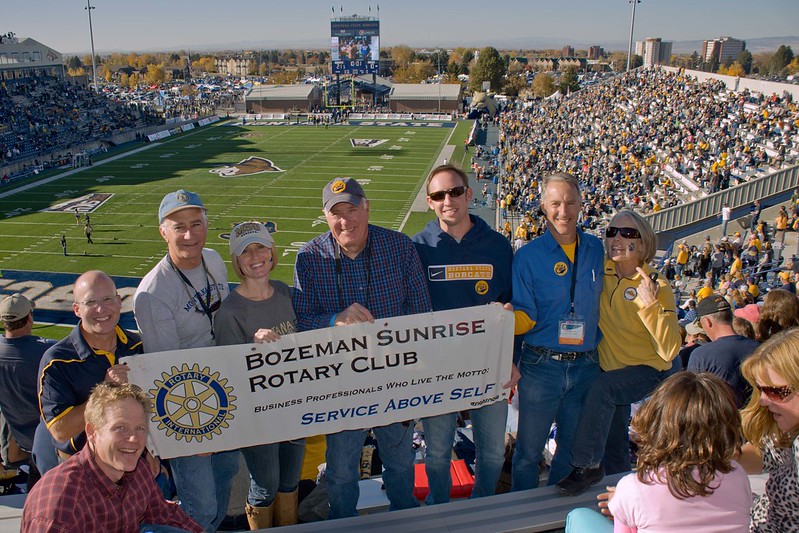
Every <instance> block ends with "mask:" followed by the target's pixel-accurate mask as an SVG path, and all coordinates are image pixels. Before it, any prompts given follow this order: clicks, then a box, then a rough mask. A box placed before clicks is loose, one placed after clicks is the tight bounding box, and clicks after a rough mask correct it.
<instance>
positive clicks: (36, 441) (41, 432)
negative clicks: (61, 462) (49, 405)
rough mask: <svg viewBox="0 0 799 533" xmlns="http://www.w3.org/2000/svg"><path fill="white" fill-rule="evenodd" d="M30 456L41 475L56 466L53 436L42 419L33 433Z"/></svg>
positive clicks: (56, 459) (56, 458)
mask: <svg viewBox="0 0 799 533" xmlns="http://www.w3.org/2000/svg"><path fill="white" fill-rule="evenodd" d="M31 456H32V457H31V460H32V461H33V464H34V465H36V469H37V470H39V473H40V474H41V475H45V474H46V473H47V471H48V470H52V469H53V468H55V467H57V466H58V455H57V454H56V451H55V445H54V444H53V437H52V436H51V435H50V432H49V431H48V430H47V426H46V425H45V424H44V422H42V421H39V425H38V426H36V432H35V433H34V434H33V449H32V450H31Z"/></svg>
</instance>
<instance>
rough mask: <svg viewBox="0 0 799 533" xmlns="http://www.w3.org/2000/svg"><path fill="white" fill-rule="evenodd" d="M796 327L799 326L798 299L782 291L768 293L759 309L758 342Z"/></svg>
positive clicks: (775, 290) (776, 290)
mask: <svg viewBox="0 0 799 533" xmlns="http://www.w3.org/2000/svg"><path fill="white" fill-rule="evenodd" d="M796 326H799V298H797V297H796V295H795V294H793V293H791V292H788V291H785V290H782V289H774V290H772V291H769V293H768V294H767V295H766V298H765V299H764V300H763V307H762V308H761V309H760V321H759V322H758V328H757V330H758V335H759V337H760V342H765V341H767V340H768V339H769V337H771V336H773V335H775V334H777V333H779V332H780V331H782V330H785V329H791V328H794V327H796Z"/></svg>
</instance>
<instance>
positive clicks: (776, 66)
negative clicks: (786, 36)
mask: <svg viewBox="0 0 799 533" xmlns="http://www.w3.org/2000/svg"><path fill="white" fill-rule="evenodd" d="M791 61H793V50H791V47H790V46H786V45H784V44H783V45H781V46H780V47H779V48H777V51H776V52H774V55H773V56H771V60H770V61H769V64H768V70H769V72H770V73H771V74H780V73H781V72H782V70H783V69H784V68H785V67H787V66H788V65H789V64H790V63H791Z"/></svg>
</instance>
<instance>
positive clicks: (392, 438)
mask: <svg viewBox="0 0 799 533" xmlns="http://www.w3.org/2000/svg"><path fill="white" fill-rule="evenodd" d="M322 209H323V212H324V214H325V218H326V219H327V223H328V226H329V228H330V231H328V232H326V233H324V234H322V235H320V236H318V237H316V238H315V239H313V240H311V241H309V242H308V243H306V244H305V245H304V246H303V247H302V248H301V249H300V251H299V253H298V254H297V261H296V265H295V271H294V298H293V301H294V310H295V312H296V313H297V329H298V330H300V331H308V330H312V329H320V328H326V327H330V326H344V325H347V324H356V323H362V322H374V321H375V319H378V320H379V319H381V318H386V317H392V316H402V315H408V314H414V313H422V312H427V311H430V309H431V308H432V305H431V303H430V295H429V293H428V291H427V284H426V283H425V278H424V272H423V271H422V266H421V263H420V261H419V255H418V254H417V252H416V249H415V248H414V246H413V243H412V242H411V240H410V239H409V238H408V237H406V236H404V235H402V234H400V233H397V232H395V231H392V230H388V229H385V228H381V227H379V226H373V225H371V224H369V201H368V200H367V198H366V195H365V194H364V192H363V188H362V187H361V186H360V184H359V183H358V182H357V181H355V180H354V179H353V178H334V179H332V180H331V181H330V182H329V183H328V184H327V185H325V187H324V189H323V191H322ZM331 258H338V259H339V260H340V262H339V261H332V260H331ZM337 263H338V264H339V265H340V267H341V268H342V272H343V274H344V276H347V278H348V279H347V280H343V279H341V278H339V279H340V283H336V278H337V274H336V272H337V270H336V266H335V265H336V264H337ZM398 265H401V266H402V268H397V266H398ZM338 276H339V277H340V276H341V273H339V274H338ZM367 278H368V279H369V280H370V282H369V287H368V291H364V290H362V289H361V288H359V284H358V283H356V282H355V280H356V279H361V280H363V279H367ZM374 432H375V434H376V436H377V441H378V446H379V448H380V452H381V459H382V460H383V466H384V468H385V470H384V472H383V480H384V482H385V485H386V494H387V495H388V498H389V501H390V507H389V508H390V509H392V510H395V509H408V508H413V507H417V506H418V505H419V502H418V501H416V498H414V496H413V475H414V467H413V458H414V452H413V447H412V442H411V441H412V437H413V428H412V427H410V426H409V425H408V424H403V423H399V422H395V423H393V424H390V425H388V426H383V427H379V428H375V429H374ZM365 437H366V434H365V431H364V430H362V429H359V430H349V431H341V432H339V433H336V434H333V435H328V436H327V454H326V457H327V471H326V478H327V487H328V493H329V502H330V518H331V519H332V518H344V517H350V516H356V515H357V514H358V513H357V509H356V505H357V503H358V495H359V488H358V479H359V476H360V460H361V450H362V447H363V443H364V439H365Z"/></svg>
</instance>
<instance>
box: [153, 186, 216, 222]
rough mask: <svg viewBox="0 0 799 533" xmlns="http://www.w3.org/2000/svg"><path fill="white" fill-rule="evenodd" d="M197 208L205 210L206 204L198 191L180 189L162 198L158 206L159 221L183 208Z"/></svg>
mask: <svg viewBox="0 0 799 533" xmlns="http://www.w3.org/2000/svg"><path fill="white" fill-rule="evenodd" d="M189 208H197V209H202V210H203V211H205V210H206V209H205V205H203V201H202V200H200V196H199V195H198V194H197V193H194V192H191V191H184V190H183V189H179V190H177V191H175V192H171V193H169V194H167V195H166V196H164V199H163V200H161V206H160V207H159V208H158V223H159V224H160V223H161V222H163V221H164V219H165V218H166V217H168V216H169V215H171V214H173V213H177V212H178V211H180V210H181V209H189Z"/></svg>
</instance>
